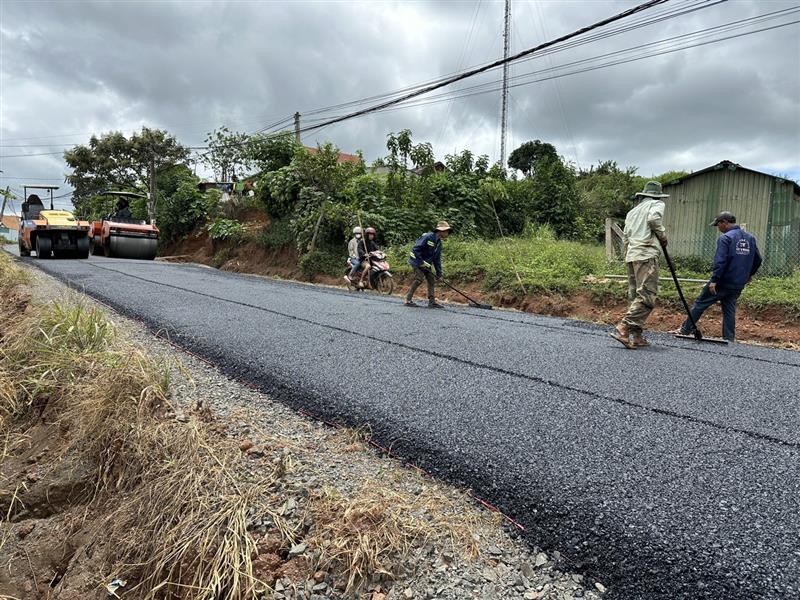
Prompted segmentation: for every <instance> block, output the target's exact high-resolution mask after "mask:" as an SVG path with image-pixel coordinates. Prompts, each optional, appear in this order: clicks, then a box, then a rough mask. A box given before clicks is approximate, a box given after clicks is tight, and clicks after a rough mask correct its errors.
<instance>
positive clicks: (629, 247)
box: [611, 181, 669, 348]
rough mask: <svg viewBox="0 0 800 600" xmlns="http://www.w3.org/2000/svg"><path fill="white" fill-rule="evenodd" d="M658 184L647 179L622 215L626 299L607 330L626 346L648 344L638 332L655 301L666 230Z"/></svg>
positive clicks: (662, 196)
mask: <svg viewBox="0 0 800 600" xmlns="http://www.w3.org/2000/svg"><path fill="white" fill-rule="evenodd" d="M668 197H669V195H668V194H663V193H662V191H661V184H660V183H659V182H657V181H648V182H647V184H646V185H645V186H644V190H642V191H641V192H636V206H634V207H633V208H632V209H631V210H630V211H629V212H628V214H627V215H626V216H625V229H624V230H623V236H622V245H623V248H624V249H625V266H626V267H627V269H628V299H629V300H630V305H629V306H628V311H627V312H626V313H625V316H624V317H623V318H622V320H621V321H620V322H619V323H618V324H617V326H616V327H615V329H614V332H613V333H612V334H611V337H613V338H614V339H615V340H617V341H618V342H620V343H621V344H623V345H624V346H625V347H627V348H640V347H644V346H649V345H650V342H648V341H647V340H646V339H645V338H644V336H643V335H642V330H643V329H644V324H645V321H647V317H649V316H650V313H651V312H653V308H655V305H656V297H657V296H658V257H659V255H660V254H661V249H660V246H659V241H660V242H661V243H662V244H664V246H666V245H667V234H666V231H665V229H664V225H663V224H662V223H661V220H662V218H663V217H664V208H665V205H664V200H663V198H668Z"/></svg>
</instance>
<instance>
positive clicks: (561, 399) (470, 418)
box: [21, 257, 800, 600]
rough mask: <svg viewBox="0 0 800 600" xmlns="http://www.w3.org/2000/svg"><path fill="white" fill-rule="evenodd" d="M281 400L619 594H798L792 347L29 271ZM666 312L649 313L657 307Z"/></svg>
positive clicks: (178, 275)
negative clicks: (468, 493) (471, 495)
mask: <svg viewBox="0 0 800 600" xmlns="http://www.w3.org/2000/svg"><path fill="white" fill-rule="evenodd" d="M21 260H23V261H24V262H25V263H26V264H35V265H36V266H38V267H39V268H41V269H43V270H44V271H45V272H47V273H49V274H51V275H54V276H55V277H57V278H58V279H60V280H62V281H64V282H66V283H68V284H69V285H70V286H72V287H74V288H76V289H79V290H82V291H84V292H86V293H87V294H89V295H91V296H93V297H95V298H98V299H99V300H101V301H103V302H106V303H108V304H109V305H111V306H113V307H114V308H116V309H117V310H118V311H119V312H121V313H123V314H126V315H128V316H133V317H136V318H139V319H141V320H143V321H144V322H145V323H146V324H147V325H148V326H149V327H151V328H152V329H154V330H158V331H160V332H162V334H164V335H168V336H169V337H170V338H171V339H172V340H173V341H174V342H175V343H177V344H179V345H181V346H183V347H185V348H187V349H189V350H192V351H193V352H196V353H198V354H200V355H202V356H204V357H206V358H208V359H210V360H212V361H214V362H216V363H217V364H218V365H220V368H221V369H222V370H223V371H225V372H227V373H228V374H230V375H233V376H235V377H237V378H239V379H243V380H246V381H248V382H251V383H253V384H255V385H256V386H258V387H259V388H260V389H262V390H264V391H266V392H268V393H270V394H272V395H273V396H275V397H277V398H279V399H281V400H282V401H284V402H286V403H288V404H290V405H292V406H295V407H297V408H303V409H305V410H308V411H311V412H312V413H315V414H317V415H319V416H321V417H325V418H328V419H333V420H338V421H340V422H345V423H348V424H364V423H369V424H370V426H371V427H372V430H373V432H374V433H375V435H376V437H377V438H378V439H379V440H380V441H381V442H382V443H383V444H385V445H386V446H390V447H391V448H392V450H393V451H395V452H397V453H398V454H399V455H401V456H404V457H406V458H408V459H410V460H412V461H414V462H415V463H416V464H419V465H420V466H422V467H424V468H426V469H428V470H430V471H432V472H434V473H435V474H436V475H438V476H440V477H442V478H444V479H446V480H449V481H452V482H455V483H458V484H466V485H469V486H471V487H472V488H473V489H474V490H475V491H476V493H477V494H478V495H480V496H482V497H484V498H486V499H488V500H489V501H491V502H493V503H495V504H496V505H497V506H499V507H500V508H501V509H502V510H503V511H504V512H505V513H507V514H508V515H510V516H511V517H513V518H514V519H516V520H517V521H518V522H520V523H521V524H522V525H524V527H525V528H526V532H525V534H524V535H525V536H526V537H527V538H528V539H529V540H530V541H531V543H534V544H537V545H539V546H543V547H544V548H545V549H547V550H550V551H553V550H558V551H559V552H560V553H561V554H562V556H563V557H564V560H565V561H567V562H568V564H569V567H570V568H573V569H578V570H581V571H583V572H584V573H586V574H587V575H588V576H590V577H596V578H597V579H598V580H600V581H602V582H603V583H604V584H605V585H606V586H607V587H608V588H609V594H608V597H611V598H626V599H627V598H632V599H633V598H636V599H645V598H646V599H661V598H664V599H666V598H669V599H676V598H687V599H688V598H691V599H694V598H715V599H717V598H719V599H723V598H724V599H748V600H750V599H755V598H770V599H772V598H774V599H781V600H783V599H787V598H800V460H798V459H800V383H798V382H800V353H796V352H791V351H783V350H776V349H768V348H760V347H754V346H747V345H742V344H733V345H730V346H717V345H712V344H705V345H701V344H698V343H697V342H694V341H688V340H687V341H684V340H676V339H674V338H672V337H670V336H665V335H658V334H654V335H653V336H652V339H651V341H653V342H654V346H653V347H651V348H648V349H640V350H635V351H631V350H626V349H625V348H623V347H622V346H621V345H619V344H618V343H617V342H615V341H614V340H612V339H611V338H610V337H609V335H608V332H607V331H606V330H605V329H602V328H598V327H595V326H593V325H590V324H586V323H580V322H575V321H567V320H562V319H554V318H546V317H538V316H534V315H526V314H520V313H514V312H505V311H483V310H478V309H468V308H464V307H457V308H456V307H453V308H448V309H447V310H443V311H434V310H429V309H427V308H418V309H413V308H405V307H403V306H402V305H401V302H400V300H398V299H396V298H384V297H378V296H373V295H367V294H355V293H348V292H346V291H344V290H341V291H340V290H335V289H330V288H316V287H311V286H306V285H302V284H297V283H290V282H280V281H272V280H266V279H262V278H257V277H250V276H242V275H236V274H231V273H224V272H220V271H216V270H213V269H209V268H204V267H200V266H193V265H175V264H167V263H158V262H155V263H153V262H143V261H124V260H114V259H105V258H96V257H92V258H90V259H89V260H88V261H86V260H48V261H39V260H37V259H35V258H32V259H21ZM656 318H657V315H656Z"/></svg>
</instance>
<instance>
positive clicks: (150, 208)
mask: <svg viewBox="0 0 800 600" xmlns="http://www.w3.org/2000/svg"><path fill="white" fill-rule="evenodd" d="M148 196H150V197H149V198H148V199H147V213H148V216H149V217H150V223H151V224H153V225H155V224H156V155H155V153H154V154H153V155H152V156H151V157H150V193H149V194H148Z"/></svg>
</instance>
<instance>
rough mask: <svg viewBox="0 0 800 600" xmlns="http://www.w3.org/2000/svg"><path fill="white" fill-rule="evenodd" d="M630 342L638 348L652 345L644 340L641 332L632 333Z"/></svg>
mask: <svg viewBox="0 0 800 600" xmlns="http://www.w3.org/2000/svg"><path fill="white" fill-rule="evenodd" d="M630 341H631V343H632V344H633V345H634V346H636V347H637V348H647V347H648V346H649V345H650V342H648V341H647V340H646V339H645V338H644V336H643V335H642V332H641V331H634V332H633V333H631V335H630Z"/></svg>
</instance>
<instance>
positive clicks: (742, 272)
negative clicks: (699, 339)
mask: <svg viewBox="0 0 800 600" xmlns="http://www.w3.org/2000/svg"><path fill="white" fill-rule="evenodd" d="M711 226H712V227H716V228H717V229H719V231H720V233H721V234H722V235H721V236H720V237H719V239H718V240H717V253H716V255H715V256H714V271H713V272H712V274H711V279H710V280H709V282H708V283H707V284H706V285H705V287H704V288H703V291H702V292H700V295H699V296H698V297H697V300H695V301H694V306H692V310H691V313H692V318H693V319H694V322H695V323H697V320H698V319H699V318H700V317H701V315H702V314H703V313H704V312H705V311H706V310H707V309H708V308H709V307H710V306H712V305H713V304H714V303H716V302H719V303H720V305H721V306H722V337H723V338H725V339H726V340H728V341H730V342H732V341H734V339H735V338H736V301H737V300H738V299H739V295H740V294H741V293H742V290H743V289H744V286H745V285H747V284H748V283H750V279H751V278H752V277H753V275H755V274H756V273H757V272H758V269H759V267H760V266H761V254H760V253H759V252H758V246H757V245H756V238H755V236H753V235H752V234H750V233H747V232H746V231H745V230H743V229H742V228H741V227H739V226H738V225H737V224H736V217H735V216H733V215H732V214H731V213H729V212H727V211H724V212H721V213H719V215H718V216H717V218H716V219H714V221H713V222H712V223H711ZM691 328H692V323H691V321H690V320H689V319H688V318H687V319H686V320H685V321H684V322H683V325H681V327H680V329H678V330H676V331H675V333H680V334H683V335H688V334H690V333H691Z"/></svg>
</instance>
